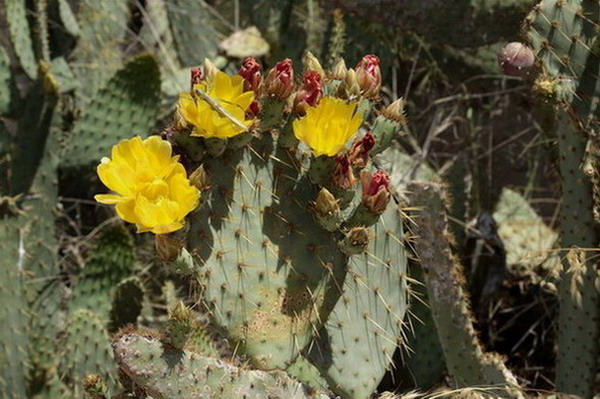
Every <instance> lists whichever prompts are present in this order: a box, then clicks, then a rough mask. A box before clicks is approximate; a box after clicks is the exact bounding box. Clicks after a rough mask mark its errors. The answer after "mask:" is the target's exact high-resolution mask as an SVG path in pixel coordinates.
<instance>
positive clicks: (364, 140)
mask: <svg viewBox="0 0 600 399" xmlns="http://www.w3.org/2000/svg"><path fill="white" fill-rule="evenodd" d="M374 146H375V136H374V135H373V133H372V132H367V134H365V135H364V136H363V137H361V138H360V139H358V140H356V141H355V142H354V144H353V145H352V148H351V149H350V151H349V155H348V158H349V159H350V164H351V165H352V167H354V168H357V169H362V168H364V167H365V166H367V163H368V162H369V156H370V154H371V150H372V149H373V147H374Z"/></svg>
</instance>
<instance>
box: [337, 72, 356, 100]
mask: <svg viewBox="0 0 600 399" xmlns="http://www.w3.org/2000/svg"><path fill="white" fill-rule="evenodd" d="M337 91H338V92H337V95H338V96H339V97H342V98H355V97H358V96H359V95H360V92H361V88H360V85H359V84H358V77H357V76H356V71H355V70H354V69H352V68H350V69H348V70H347V71H346V76H345V77H344V79H343V80H342V81H341V83H340V85H339V87H338V90H337Z"/></svg>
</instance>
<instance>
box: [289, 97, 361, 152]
mask: <svg viewBox="0 0 600 399" xmlns="http://www.w3.org/2000/svg"><path fill="white" fill-rule="evenodd" d="M356 107H357V104H356V102H349V103H348V102H346V101H344V100H341V99H339V98H334V97H324V98H323V99H321V101H320V102H319V104H318V105H317V106H316V107H308V108H307V109H306V116H305V117H303V118H301V119H296V120H295V121H294V122H293V129H294V135H295V136H296V138H297V139H298V140H301V141H303V142H304V143H306V144H307V145H308V146H309V147H310V148H311V149H312V152H313V154H314V155H315V156H320V155H327V156H330V157H331V156H334V155H337V154H338V153H339V152H340V151H341V150H342V149H343V148H344V147H345V145H346V143H347V142H348V140H350V139H351V138H352V136H354V134H355V133H356V132H357V131H358V128H359V127H360V125H361V124H362V116H361V115H360V114H359V113H358V112H356Z"/></svg>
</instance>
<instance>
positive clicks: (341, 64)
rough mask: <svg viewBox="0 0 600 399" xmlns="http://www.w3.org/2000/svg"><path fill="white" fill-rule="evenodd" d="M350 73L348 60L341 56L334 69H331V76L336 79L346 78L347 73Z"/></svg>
mask: <svg viewBox="0 0 600 399" xmlns="http://www.w3.org/2000/svg"><path fill="white" fill-rule="evenodd" d="M347 73H348V68H347V67H346V62H345V61H344V59H343V58H340V59H339V60H338V61H337V62H336V64H335V65H334V67H333V69H332V70H331V74H330V77H331V79H335V80H343V79H344V78H346V74H347Z"/></svg>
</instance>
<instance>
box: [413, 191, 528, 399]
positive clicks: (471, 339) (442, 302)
mask: <svg viewBox="0 0 600 399" xmlns="http://www.w3.org/2000/svg"><path fill="white" fill-rule="evenodd" d="M408 191H409V192H410V199H411V205H412V206H413V207H414V208H415V209H417V210H416V211H415V214H414V219H413V220H414V222H415V224H416V225H417V227H416V231H415V234H416V235H417V236H418V237H419V239H418V240H416V243H415V251H416V253H417V256H418V257H419V260H420V262H421V267H422V268H423V271H424V275H425V281H426V284H427V292H428V295H429V304H430V306H431V311H432V314H433V319H434V321H435V325H436V327H437V330H438V335H439V339H440V343H441V344H442V348H443V350H444V355H445V358H446V365H447V367H448V372H449V374H450V378H451V380H452V382H453V385H455V386H456V387H469V386H473V385H486V386H487V385H494V386H497V387H499V388H498V389H494V390H493V391H490V394H492V392H493V395H494V396H499V397H510V398H522V397H523V395H522V393H521V391H520V390H519V387H518V385H517V381H516V379H515V377H514V376H513V375H512V374H511V373H510V371H509V370H508V369H507V368H506V367H505V366H504V363H503V362H502V361H500V360H499V359H498V358H497V357H496V356H494V355H492V354H489V353H484V351H483V347H482V346H481V343H480V342H479V339H478V338H477V335H476V332H475V329H474V327H473V316H472V314H471V312H470V309H469V303H468V300H467V298H466V296H465V293H464V291H463V288H462V286H461V284H462V282H463V281H464V277H463V275H462V270H461V268H460V266H459V263H458V262H457V261H456V259H455V257H454V255H453V254H452V252H451V250H450V242H449V233H448V221H447V217H446V209H445V205H444V202H443V200H442V189H441V187H440V186H439V185H436V184H433V183H413V184H410V185H409V186H408Z"/></svg>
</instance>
